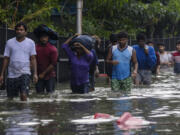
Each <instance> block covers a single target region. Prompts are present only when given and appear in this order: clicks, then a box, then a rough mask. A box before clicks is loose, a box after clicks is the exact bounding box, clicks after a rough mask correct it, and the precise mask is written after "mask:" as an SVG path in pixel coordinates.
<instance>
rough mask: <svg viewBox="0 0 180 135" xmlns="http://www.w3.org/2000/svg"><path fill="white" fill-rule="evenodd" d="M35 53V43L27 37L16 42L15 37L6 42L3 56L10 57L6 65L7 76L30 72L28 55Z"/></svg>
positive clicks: (13, 76)
mask: <svg viewBox="0 0 180 135" xmlns="http://www.w3.org/2000/svg"><path fill="white" fill-rule="evenodd" d="M32 55H36V49H35V43H34V41H33V40H31V39H29V38H27V37H26V38H25V40H23V41H22V42H18V41H17V40H16V37H14V38H12V39H9V40H8V41H7V43H6V47H5V51H4V56H7V57H9V58H10V61H9V66H8V78H17V77H19V76H21V75H22V74H29V75H30V74H31V72H30V56H32Z"/></svg>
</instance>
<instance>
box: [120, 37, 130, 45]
mask: <svg viewBox="0 0 180 135" xmlns="http://www.w3.org/2000/svg"><path fill="white" fill-rule="evenodd" d="M118 42H119V44H120V45H126V44H127V42H128V39H127V38H120V39H119V40H118Z"/></svg>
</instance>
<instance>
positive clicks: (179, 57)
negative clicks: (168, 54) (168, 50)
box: [172, 40, 180, 74]
mask: <svg viewBox="0 0 180 135" xmlns="http://www.w3.org/2000/svg"><path fill="white" fill-rule="evenodd" d="M172 60H173V62H174V73H177V74H179V73H180V40H179V41H178V42H177V43H176V51H175V52H174V53H172Z"/></svg>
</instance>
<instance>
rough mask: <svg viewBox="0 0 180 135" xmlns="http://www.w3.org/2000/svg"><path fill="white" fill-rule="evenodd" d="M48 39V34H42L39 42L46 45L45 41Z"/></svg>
mask: <svg viewBox="0 0 180 135" xmlns="http://www.w3.org/2000/svg"><path fill="white" fill-rule="evenodd" d="M48 40H49V37H48V35H43V36H41V37H40V42H41V44H43V45H46V44H47V42H48Z"/></svg>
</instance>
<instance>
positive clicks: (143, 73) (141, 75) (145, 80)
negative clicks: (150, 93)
mask: <svg viewBox="0 0 180 135" xmlns="http://www.w3.org/2000/svg"><path fill="white" fill-rule="evenodd" d="M151 79H152V71H151V70H138V74H137V76H136V81H138V82H139V83H140V84H146V85H150V84H151Z"/></svg>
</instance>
